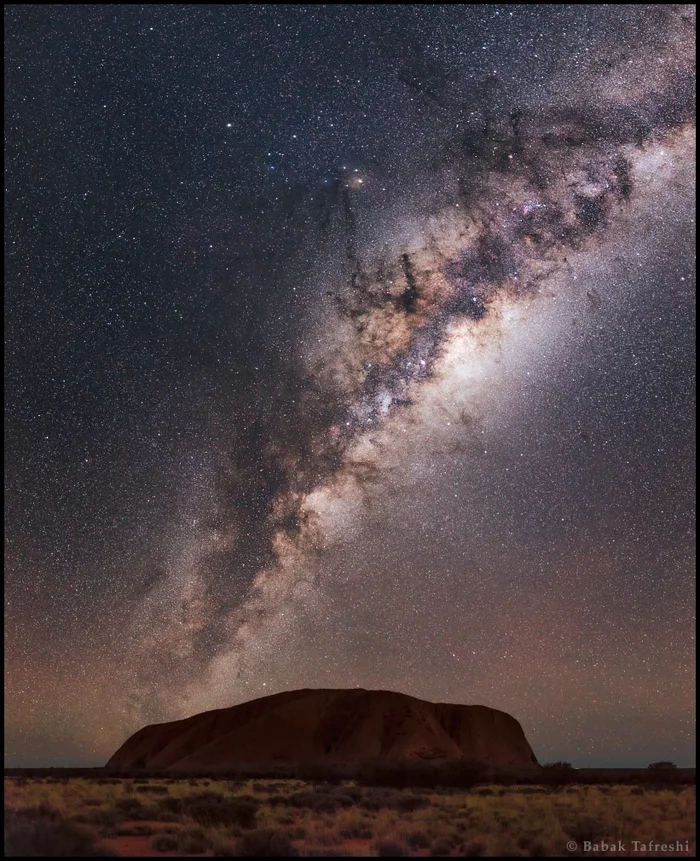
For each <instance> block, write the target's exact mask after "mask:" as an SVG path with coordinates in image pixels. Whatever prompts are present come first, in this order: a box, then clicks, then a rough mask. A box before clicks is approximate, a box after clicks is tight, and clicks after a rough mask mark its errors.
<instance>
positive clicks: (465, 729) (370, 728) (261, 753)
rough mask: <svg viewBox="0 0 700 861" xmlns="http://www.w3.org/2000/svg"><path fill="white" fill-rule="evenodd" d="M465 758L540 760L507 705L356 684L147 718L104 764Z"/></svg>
mask: <svg viewBox="0 0 700 861" xmlns="http://www.w3.org/2000/svg"><path fill="white" fill-rule="evenodd" d="M458 761H466V762H472V763H480V764H483V765H485V766H491V767H494V768H510V767H515V768H522V767H533V766H534V767H537V765H538V763H537V759H536V757H535V755H534V753H533V751H532V748H531V747H530V745H529V743H528V741H527V739H526V738H525V734H524V732H523V730H522V727H521V726H520V724H519V723H518V721H517V720H516V719H515V718H514V717H512V716H511V715H509V714H507V713H506V712H502V711H498V710H496V709H492V708H487V707H486V706H481V705H469V706H468V705H455V704H450V703H431V702H427V701H425V700H420V699H416V698H415V697H410V696H408V695H406V694H401V693H395V692H393V691H368V690H363V689H361V688H353V689H348V690H326V689H323V690H310V689H305V690H297V691H286V692H283V693H278V694H273V695H271V696H267V697H262V698H260V699H256V700H252V701H250V702H247V703H242V704H241V705H236V706H232V707H231V708H224V709H216V710H214V711H208V712H203V713H201V714H196V715H193V716H192V717H188V718H185V719H183V720H177V721H172V722H169V723H161V724H153V725H151V726H146V727H143V728H142V729H140V730H138V732H136V733H135V734H134V735H132V736H131V737H130V738H128V739H127V740H126V741H125V742H124V744H123V745H122V746H121V747H120V748H119V750H117V752H116V753H115V754H114V755H113V756H112V757H111V758H110V760H109V762H108V763H107V766H106V767H107V768H109V769H113V770H132V769H143V770H144V771H173V772H203V771H207V772H217V771H218V772H223V771H229V770H235V769H237V768H239V767H246V768H250V767H254V768H260V769H271V770H272V769H274V768H280V767H285V768H294V767H295V766H299V765H308V764H311V763H316V764H319V765H324V766H356V765H362V764H367V763H386V764H399V763H407V764H412V763H419V762H431V763H435V764H442V763H449V762H458Z"/></svg>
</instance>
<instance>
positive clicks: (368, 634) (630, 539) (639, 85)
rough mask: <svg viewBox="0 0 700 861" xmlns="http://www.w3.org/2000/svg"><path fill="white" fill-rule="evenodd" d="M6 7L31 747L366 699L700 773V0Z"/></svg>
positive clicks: (22, 678)
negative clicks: (516, 724)
mask: <svg viewBox="0 0 700 861" xmlns="http://www.w3.org/2000/svg"><path fill="white" fill-rule="evenodd" d="M5 24H6V36H5V73H6V78H5V100H6V101H5V165H6V179H5V217H6V229H5V253H6V269H5V272H6V293H5V298H6V305H5V323H6V342H5V344H6V347H5V359H6V372H5V383H6V395H5V398H6V399H5V409H6V412H5V446H6V448H5V451H6V455H5V489H6V496H5V499H6V502H5V506H6V507H5V526H6V544H5V565H6V573H5V582H6V599H5V600H6V604H5V619H6V636H5V645H6V674H5V691H6V696H7V700H6V765H25V766H31V765H36V766H39V765H40V766H51V765H53V766H60V765H100V764H102V763H104V762H105V761H106V760H107V758H108V757H109V756H110V755H111V754H112V753H113V752H114V750H115V749H116V748H117V747H118V746H119V745H120V744H121V743H122V742H123V741H124V739H125V738H126V737H127V736H128V735H129V734H130V733H132V732H133V731H135V730H136V729H138V728H139V727H141V726H143V725H144V724H146V723H152V722H156V721H163V720H172V719H176V718H181V717H185V716H187V715H190V714H194V713H196V712H199V711H204V710H206V709H211V708H219V707H224V706H228V705H234V704H236V703H240V702H243V701H246V700H249V699H252V698H255V697H259V696H263V695H265V694H269V693H275V692H277V691H281V690H288V689H295V688H301V687H353V686H360V687H364V688H380V689H392V690H397V691H402V692H404V693H407V694H411V695H414V696H417V697H422V698H425V699H429V700H433V701H446V702H454V703H467V704H470V703H480V704H483V705H488V706H491V707H494V708H498V709H503V710H505V711H507V712H509V713H511V714H512V715H513V716H515V717H516V718H517V719H518V720H519V721H520V722H521V723H522V725H523V728H524V730H525V733H526V735H527V737H528V739H529V741H530V743H531V744H532V746H533V749H534V751H535V753H536V755H537V756H538V758H539V760H540V761H541V762H546V761H552V760H557V759H564V760H567V761H570V762H573V763H574V764H575V765H598V766H624V765H631V766H646V765H647V764H648V763H649V762H650V761H653V760H658V759H669V760H672V761H675V762H676V763H677V764H679V765H690V764H691V763H692V761H693V754H694V751H693V736H694V732H693V728H694V723H693V719H694V713H693V703H694V643H693V633H694V624H693V614H694V577H693V574H694V559H695V555H694V535H695V533H694V501H695V496H694V489H695V478H694V475H695V444H694V434H695V425H694V413H695V346H694V327H695V319H694V314H695V258H694V246H695V236H694V223H693V222H694V211H695V204H694V195H695V188H694V186H695V168H694V138H695V118H694V99H695V66H694V52H695V13H694V8H693V7H690V6H642V5H638V6H622V5H605V6H544V5H541V6H518V5H513V6H496V5H493V6H492V5H483V6H478V5H477V6H441V5H425V6H410V5H405V6H352V5H346V6H342V5H341V6H325V5H320V6H274V5H270V6H226V5H223V6H214V5H210V6H207V5H204V6H192V5H187V4H186V5H144V6H138V5H135V6H132V5H129V6H124V5H99V6H98V5H64V6H61V5H24V6H23V5H9V6H6V7H5Z"/></svg>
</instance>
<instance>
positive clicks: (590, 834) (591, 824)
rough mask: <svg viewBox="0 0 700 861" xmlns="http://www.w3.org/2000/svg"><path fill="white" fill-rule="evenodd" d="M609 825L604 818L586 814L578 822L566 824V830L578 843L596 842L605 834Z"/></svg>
mask: <svg viewBox="0 0 700 861" xmlns="http://www.w3.org/2000/svg"><path fill="white" fill-rule="evenodd" d="M606 831H607V825H606V823H605V822H603V820H602V819H595V818H593V817H591V816H584V817H582V818H581V819H579V820H578V821H577V822H573V823H572V824H571V825H568V826H566V832H567V834H568V835H569V837H571V839H572V840H575V841H576V842H577V843H583V842H584V841H587V840H589V841H591V842H593V843H595V842H596V840H598V839H599V838H601V837H604V836H605V832H606Z"/></svg>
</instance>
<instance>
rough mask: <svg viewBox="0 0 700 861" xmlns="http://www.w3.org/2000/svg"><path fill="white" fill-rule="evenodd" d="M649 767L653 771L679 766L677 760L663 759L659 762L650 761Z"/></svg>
mask: <svg viewBox="0 0 700 861" xmlns="http://www.w3.org/2000/svg"><path fill="white" fill-rule="evenodd" d="M647 768H649V769H650V770H651V771H672V770H673V769H674V768H678V766H677V765H676V763H675V762H667V761H665V760H661V761H659V762H650V763H649V765H648V766H647Z"/></svg>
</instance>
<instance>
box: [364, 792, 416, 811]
mask: <svg viewBox="0 0 700 861" xmlns="http://www.w3.org/2000/svg"><path fill="white" fill-rule="evenodd" d="M403 797H405V798H410V797H411V796H408V795H406V796H403V795H402V793H399V792H397V791H396V790H395V789H386V788H384V787H377V788H376V789H371V790H369V791H368V792H366V793H365V794H364V795H363V796H362V798H360V800H359V801H358V802H357V805H358V807H361V808H363V809H364V810H384V809H387V808H389V809H391V808H393V809H394V810H396V809H397V805H398V804H399V803H400V799H401V798H403Z"/></svg>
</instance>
